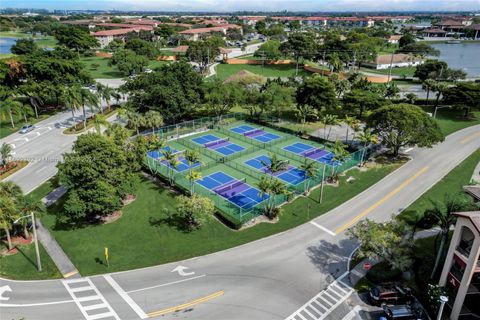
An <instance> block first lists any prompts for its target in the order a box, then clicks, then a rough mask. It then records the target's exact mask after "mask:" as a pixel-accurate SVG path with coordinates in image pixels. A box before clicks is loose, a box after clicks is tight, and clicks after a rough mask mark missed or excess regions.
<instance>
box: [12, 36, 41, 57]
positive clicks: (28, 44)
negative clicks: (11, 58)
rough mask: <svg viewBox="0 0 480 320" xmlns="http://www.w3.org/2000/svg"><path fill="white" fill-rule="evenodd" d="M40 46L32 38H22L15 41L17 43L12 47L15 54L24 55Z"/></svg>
mask: <svg viewBox="0 0 480 320" xmlns="http://www.w3.org/2000/svg"><path fill="white" fill-rule="evenodd" d="M38 49H39V48H38V46H37V44H36V43H35V41H34V40H33V39H32V38H20V39H17V41H15V44H14V45H13V46H12V47H11V48H10V52H11V53H13V54H18V55H24V54H30V53H32V52H34V51H36V50H38Z"/></svg>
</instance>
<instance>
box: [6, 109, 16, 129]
mask: <svg viewBox="0 0 480 320" xmlns="http://www.w3.org/2000/svg"><path fill="white" fill-rule="evenodd" d="M8 114H9V115H10V123H11V124H12V128H15V122H14V121H13V114H12V111H9V112H8Z"/></svg>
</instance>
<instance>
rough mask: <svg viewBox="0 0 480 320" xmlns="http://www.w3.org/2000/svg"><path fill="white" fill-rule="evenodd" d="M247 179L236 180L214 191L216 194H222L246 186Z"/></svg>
mask: <svg viewBox="0 0 480 320" xmlns="http://www.w3.org/2000/svg"><path fill="white" fill-rule="evenodd" d="M246 182H247V178H243V179H241V180H236V181H234V182H231V183H228V184H224V185H222V186H220V187H218V188H216V189H215V192H216V193H224V192H225V191H228V190H232V189H233V188H236V187H238V186H241V185H243V184H246Z"/></svg>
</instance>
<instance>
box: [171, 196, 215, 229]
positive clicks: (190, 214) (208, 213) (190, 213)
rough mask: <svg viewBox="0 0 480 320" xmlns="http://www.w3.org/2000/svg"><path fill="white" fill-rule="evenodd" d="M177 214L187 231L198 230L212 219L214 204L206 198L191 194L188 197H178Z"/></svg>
mask: <svg viewBox="0 0 480 320" xmlns="http://www.w3.org/2000/svg"><path fill="white" fill-rule="evenodd" d="M175 200H176V203H177V208H176V209H177V213H178V215H179V216H180V217H181V218H182V219H183V221H184V223H185V226H186V227H187V229H188V230H194V229H198V228H200V227H201V226H202V224H204V223H205V222H206V221H208V220H209V219H211V218H212V217H213V214H214V213H215V204H214V203H213V201H212V200H210V199H209V198H207V197H201V196H199V195H197V194H193V195H192V196H190V197H187V196H183V195H182V196H178V197H176V198H175Z"/></svg>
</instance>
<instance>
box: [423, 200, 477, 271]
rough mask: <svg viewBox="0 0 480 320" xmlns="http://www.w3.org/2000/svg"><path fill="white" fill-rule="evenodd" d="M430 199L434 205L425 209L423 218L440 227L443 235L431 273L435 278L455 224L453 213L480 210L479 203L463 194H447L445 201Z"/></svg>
mask: <svg viewBox="0 0 480 320" xmlns="http://www.w3.org/2000/svg"><path fill="white" fill-rule="evenodd" d="M430 201H431V202H432V204H433V207H432V208H430V209H427V210H425V212H424V218H423V219H422V220H424V221H425V222H426V223H427V224H430V226H431V227H434V226H437V227H439V228H440V231H439V233H438V235H439V236H440V237H441V240H440V246H439V248H438V252H437V257H436V259H435V264H434V266H433V270H432V273H431V275H430V278H431V279H433V278H434V277H435V275H436V273H437V269H438V266H439V264H440V260H441V258H442V257H443V255H444V253H445V252H444V251H445V244H446V243H447V242H448V234H449V231H450V227H451V226H452V225H453V224H455V216H454V215H452V213H453V212H461V211H470V210H478V205H475V204H473V203H472V202H471V201H470V200H469V199H468V198H467V197H465V196H464V195H462V194H454V195H452V194H445V196H444V199H443V201H439V200H430Z"/></svg>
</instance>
